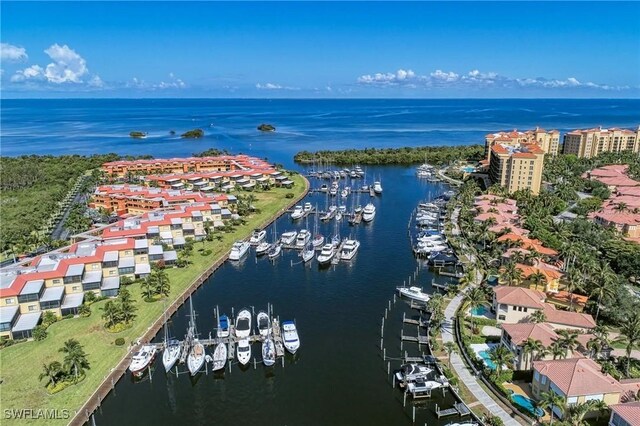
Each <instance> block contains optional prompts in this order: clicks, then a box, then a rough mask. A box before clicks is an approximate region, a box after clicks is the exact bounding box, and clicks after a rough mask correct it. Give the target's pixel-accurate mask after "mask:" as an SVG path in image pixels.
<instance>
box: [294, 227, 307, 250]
mask: <svg viewBox="0 0 640 426" xmlns="http://www.w3.org/2000/svg"><path fill="white" fill-rule="evenodd" d="M309 240H311V233H310V232H309V231H307V230H306V229H302V230H300V232H298V236H297V237H296V248H299V249H301V248H303V247H304V246H305V245H306V244H307V243H308V242H309Z"/></svg>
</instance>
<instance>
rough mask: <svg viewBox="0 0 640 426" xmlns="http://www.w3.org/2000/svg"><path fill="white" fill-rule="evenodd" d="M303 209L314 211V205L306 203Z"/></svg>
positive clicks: (307, 211)
mask: <svg viewBox="0 0 640 426" xmlns="http://www.w3.org/2000/svg"><path fill="white" fill-rule="evenodd" d="M302 211H304V212H305V213H309V212H311V211H313V206H312V205H311V203H304V207H303V208H302Z"/></svg>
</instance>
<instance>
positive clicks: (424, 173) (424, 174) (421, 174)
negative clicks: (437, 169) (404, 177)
mask: <svg viewBox="0 0 640 426" xmlns="http://www.w3.org/2000/svg"><path fill="white" fill-rule="evenodd" d="M416 175H417V176H418V177H419V178H430V177H431V172H429V171H427V170H418V171H417V172H416Z"/></svg>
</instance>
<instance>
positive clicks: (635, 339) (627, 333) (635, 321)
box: [614, 311, 640, 377]
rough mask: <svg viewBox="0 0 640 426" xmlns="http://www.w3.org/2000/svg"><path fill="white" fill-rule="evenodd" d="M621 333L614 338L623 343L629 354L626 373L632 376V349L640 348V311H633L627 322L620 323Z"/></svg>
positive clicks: (626, 352) (627, 354)
mask: <svg viewBox="0 0 640 426" xmlns="http://www.w3.org/2000/svg"><path fill="white" fill-rule="evenodd" d="M619 330H620V335H619V336H618V337H617V338H616V339H615V340H614V342H616V343H622V344H623V345H624V347H625V354H626V356H627V359H626V365H625V375H626V376H627V377H631V374H630V371H629V370H630V366H631V351H633V350H634V349H639V348H640V312H637V311H636V312H634V313H632V314H631V315H630V316H629V317H628V318H627V320H626V321H625V322H623V323H621V324H620V329H619Z"/></svg>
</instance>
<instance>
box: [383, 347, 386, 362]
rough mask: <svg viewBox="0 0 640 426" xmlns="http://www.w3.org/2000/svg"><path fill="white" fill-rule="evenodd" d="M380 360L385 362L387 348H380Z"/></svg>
mask: <svg viewBox="0 0 640 426" xmlns="http://www.w3.org/2000/svg"><path fill="white" fill-rule="evenodd" d="M382 360H383V361H386V360H387V348H382Z"/></svg>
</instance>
